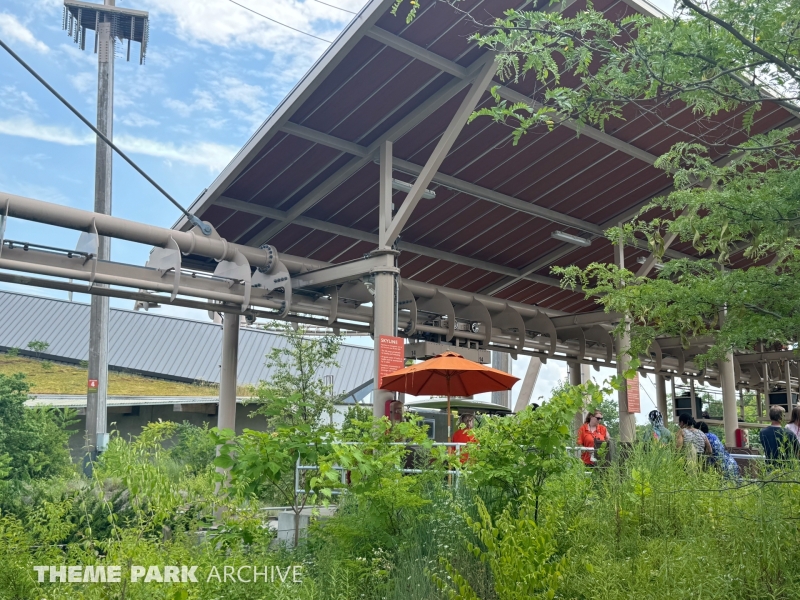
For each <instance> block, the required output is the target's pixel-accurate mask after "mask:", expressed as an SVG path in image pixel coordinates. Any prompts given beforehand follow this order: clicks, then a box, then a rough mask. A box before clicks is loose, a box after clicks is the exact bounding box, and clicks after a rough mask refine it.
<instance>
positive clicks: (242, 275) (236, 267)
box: [214, 250, 252, 310]
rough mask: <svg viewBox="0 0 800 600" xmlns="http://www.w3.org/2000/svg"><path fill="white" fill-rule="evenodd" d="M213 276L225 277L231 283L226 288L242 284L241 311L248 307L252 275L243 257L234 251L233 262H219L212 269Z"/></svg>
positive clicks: (248, 264)
mask: <svg viewBox="0 0 800 600" xmlns="http://www.w3.org/2000/svg"><path fill="white" fill-rule="evenodd" d="M214 275H216V276H217V277H225V278H227V279H231V280H232V281H231V282H230V284H229V285H228V287H229V288H230V287H233V284H234V283H236V282H237V281H243V282H244V295H243V297H242V310H245V309H247V307H248V306H250V288H251V287H252V274H251V273H250V263H249V262H247V259H246V258H245V257H244V255H243V254H242V253H241V252H239V251H238V250H236V251H235V252H234V255H233V260H221V261H220V262H219V264H218V265H217V268H216V269H214Z"/></svg>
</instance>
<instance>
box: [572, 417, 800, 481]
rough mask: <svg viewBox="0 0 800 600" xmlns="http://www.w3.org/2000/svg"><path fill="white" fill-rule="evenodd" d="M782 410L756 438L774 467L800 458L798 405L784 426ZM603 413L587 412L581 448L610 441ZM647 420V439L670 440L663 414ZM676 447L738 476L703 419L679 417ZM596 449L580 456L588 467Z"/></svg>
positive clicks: (593, 461)
mask: <svg viewBox="0 0 800 600" xmlns="http://www.w3.org/2000/svg"><path fill="white" fill-rule="evenodd" d="M785 412H786V411H785V410H784V409H783V408H782V407H780V406H773V407H771V408H770V410H769V418H770V421H771V423H770V425H769V426H768V427H765V428H764V429H762V430H761V433H760V436H759V439H760V441H761V446H762V447H763V449H764V458H765V460H766V463H767V465H770V466H776V465H779V464H780V463H781V462H782V461H785V460H788V459H790V458H800V406H796V407H794V408H793V409H792V413H791V417H790V420H789V423H788V424H787V425H786V426H785V427H784V426H783V417H784V414H785ZM602 420H603V415H602V414H601V413H600V412H599V411H595V412H590V413H589V414H588V415H587V416H586V420H585V422H584V424H583V425H582V426H581V427H580V429H578V435H577V438H578V439H577V442H578V445H579V446H581V447H583V448H595V449H597V448H599V447H601V446H602V445H603V444H605V443H608V442H610V437H609V435H608V431H607V429H606V428H605V427H604V426H603V425H602V424H601V421H602ZM648 420H649V422H650V424H649V427H648V430H647V433H646V434H645V436H646V439H649V440H652V441H653V442H657V443H662V444H665V443H670V442H671V440H672V433H671V432H670V430H669V429H668V428H667V427H666V426H665V425H664V417H663V415H662V414H661V412H660V411H658V410H653V411H650V414H649V415H648ZM675 447H676V448H678V449H679V450H685V451H686V452H687V453H688V454H690V455H691V456H692V457H693V458H697V459H699V460H701V461H703V462H705V463H707V464H710V465H713V466H715V467H716V468H718V469H719V470H720V471H721V472H722V473H723V475H724V476H725V477H726V478H728V479H738V478H739V476H740V472H739V465H738V464H737V463H736V460H735V459H734V458H733V457H732V456H731V455H730V453H729V452H728V451H727V450H726V449H725V445H724V444H723V443H722V440H720V439H719V437H717V435H715V434H714V433H712V432H711V431H710V430H709V427H708V424H707V423H706V422H705V421H695V419H694V418H693V417H692V416H690V415H687V414H685V413H684V414H681V415H680V416H679V417H678V432H677V434H676V435H675ZM596 454H597V452H596V451H595V452H591V451H586V452H583V453H582V455H581V459H582V460H583V462H584V463H585V464H586V465H587V466H597V460H596V458H595V455H596Z"/></svg>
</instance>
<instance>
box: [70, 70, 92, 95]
mask: <svg viewBox="0 0 800 600" xmlns="http://www.w3.org/2000/svg"><path fill="white" fill-rule="evenodd" d="M69 81H70V83H71V84H72V85H73V87H74V88H75V89H76V90H78V91H79V92H81V93H83V94H86V93H88V92H90V91H93V90H96V89H97V74H96V73H87V72H86V71H84V72H83V73H76V74H75V75H72V76H71V77H70V78H69Z"/></svg>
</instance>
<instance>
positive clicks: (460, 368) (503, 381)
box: [380, 352, 519, 442]
mask: <svg viewBox="0 0 800 600" xmlns="http://www.w3.org/2000/svg"><path fill="white" fill-rule="evenodd" d="M517 381H519V377H514V376H513V375H509V374H508V373H506V372H504V371H499V370H497V369H493V368H491V367H487V366H486V365H481V364H478V363H476V362H472V361H471V360H467V359H466V358H464V357H463V356H461V355H460V354H456V353H455V352H445V353H444V354H439V355H437V356H434V357H433V358H431V359H428V360H426V361H424V362H421V363H419V364H416V365H412V366H410V367H406V368H405V369H400V370H399V371H395V372H394V373H390V374H389V375H384V376H383V379H382V381H381V386H380V389H382V390H390V391H392V392H404V393H406V394H411V395H412V396H447V441H448V442H449V441H451V436H450V397H451V396H473V395H474V394H481V393H483V392H501V391H505V390H510V389H511V388H512V387H513V386H514V384H515V383H516V382H517Z"/></svg>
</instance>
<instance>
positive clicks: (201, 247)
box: [0, 192, 567, 318]
mask: <svg viewBox="0 0 800 600" xmlns="http://www.w3.org/2000/svg"><path fill="white" fill-rule="evenodd" d="M6 210H8V215H9V216H10V217H15V218H18V219H25V220H27V221H34V222H36V223H43V224H46V225H53V226H56V227H66V228H69V229H75V230H78V231H86V232H91V231H93V229H92V227H93V224H94V226H95V227H96V228H97V232H98V233H99V234H100V235H104V236H108V237H114V238H118V239H122V240H127V241H130V242H138V243H140V244H146V245H149V246H158V247H160V248H165V247H166V246H167V244H168V242H169V239H170V238H172V239H174V240H175V242H176V243H177V244H178V247H179V248H180V250H181V252H183V253H185V254H190V253H191V254H197V255H200V256H205V257H207V258H214V259H216V260H231V259H232V258H233V256H234V253H235V251H237V250H238V251H239V252H240V253H241V254H242V255H243V256H244V257H245V258H246V259H247V261H248V262H249V263H250V265H252V266H254V267H265V266H268V265H270V264H271V263H272V259H270V258H269V255H268V253H267V252H266V251H265V250H261V249H260V248H253V247H251V246H243V245H241V244H233V243H231V242H228V241H227V240H225V239H222V238H220V237H218V236H217V237H206V236H204V235H202V234H195V233H193V232H191V231H178V230H176V229H165V228H163V227H156V226H154V225H146V224H144V223H138V222H136V221H129V220H127V219H121V218H119V217H114V216H110V215H101V214H99V213H94V212H91V211H87V210H81V209H77V208H72V207H69V206H62V205H60V204H53V203H51V202H43V201H41V200H34V199H32V198H26V197H24V196H17V195H15V194H7V193H4V192H0V212H5V211H6ZM280 260H281V262H283V264H284V265H286V268H287V269H289V272H290V273H292V274H295V273H302V272H306V271H312V270H315V269H322V268H325V267H329V266H331V265H330V263H325V262H322V261H318V260H313V259H310V258H303V257H299V256H292V255H289V254H280ZM403 285H405V286H406V287H407V288H408V289H409V290H411V292H412V293H413V294H414V295H415V296H418V297H423V298H432V297H433V296H434V294H435V293H436V292H437V291H439V292H441V293H442V294H444V296H445V297H446V298H447V299H448V300H450V302H452V303H454V304H460V305H468V304H470V303H471V302H472V300H473V298H476V299H478V300H479V301H480V302H482V303H483V304H484V305H485V306H486V307H487V308H488V309H489V310H490V311H491V312H502V311H503V310H505V309H506V307H507V306H510V307H511V308H513V309H514V310H516V311H517V312H519V313H520V314H521V315H522V316H523V317H525V318H529V317H535V316H536V315H537V314H540V313H544V314H546V315H548V316H560V315H565V314H567V313H564V312H561V311H555V310H551V309H546V308H542V307H535V306H530V305H529V304H523V303H521V302H510V301H507V300H502V299H499V298H494V297H493V296H486V295H483V294H473V293H470V292H464V291H461V290H455V289H451V288H445V287H439V286H436V285H433V284H430V283H424V282H420V281H412V280H408V279H404V280H403Z"/></svg>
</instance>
